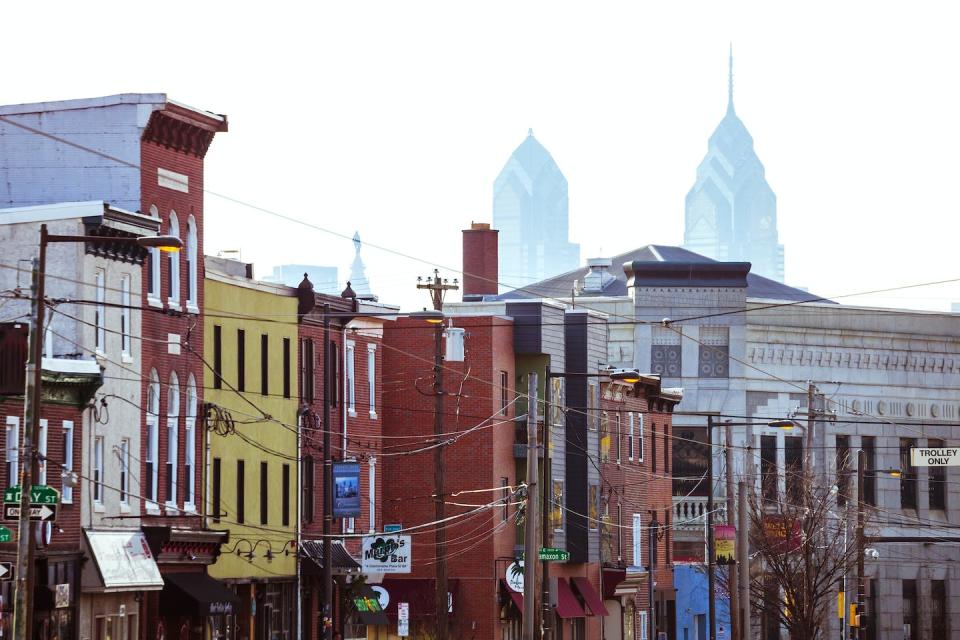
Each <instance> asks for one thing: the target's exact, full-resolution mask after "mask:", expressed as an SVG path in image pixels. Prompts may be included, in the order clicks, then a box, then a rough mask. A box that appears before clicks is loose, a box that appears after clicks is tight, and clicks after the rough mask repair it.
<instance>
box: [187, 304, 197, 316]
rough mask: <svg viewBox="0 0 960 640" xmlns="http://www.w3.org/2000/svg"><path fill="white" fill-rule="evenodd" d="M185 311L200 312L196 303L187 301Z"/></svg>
mask: <svg viewBox="0 0 960 640" xmlns="http://www.w3.org/2000/svg"><path fill="white" fill-rule="evenodd" d="M187 313H193V314H199V313H200V307H198V306H197V305H196V304H193V303H190V302H188V303H187Z"/></svg>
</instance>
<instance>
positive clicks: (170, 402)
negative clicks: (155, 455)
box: [166, 371, 180, 506]
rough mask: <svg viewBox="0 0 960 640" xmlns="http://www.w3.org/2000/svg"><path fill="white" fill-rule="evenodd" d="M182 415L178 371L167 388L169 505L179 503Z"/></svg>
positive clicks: (167, 489) (171, 375)
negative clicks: (178, 467) (179, 434)
mask: <svg viewBox="0 0 960 640" xmlns="http://www.w3.org/2000/svg"><path fill="white" fill-rule="evenodd" d="M179 416H180V379H179V378H178V377H177V373H176V371H174V372H172V373H171V374H170V385H169V389H168V390H167V469H166V471H167V477H166V496H167V505H169V506H176V504H177V435H178V433H177V432H178V423H179Z"/></svg>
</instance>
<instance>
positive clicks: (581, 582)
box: [573, 576, 607, 616]
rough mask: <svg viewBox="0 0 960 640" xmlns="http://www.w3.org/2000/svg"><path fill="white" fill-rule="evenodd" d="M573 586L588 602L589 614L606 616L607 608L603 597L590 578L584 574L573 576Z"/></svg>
mask: <svg viewBox="0 0 960 640" xmlns="http://www.w3.org/2000/svg"><path fill="white" fill-rule="evenodd" d="M573 587H574V589H576V590H577V592H578V593H579V594H580V597H581V598H583V601H584V602H585V603H587V610H588V615H592V616H605V615H607V608H606V607H605V606H603V598H601V597H600V594H599V593H597V590H596V589H594V588H593V585H592V584H590V580H589V579H587V578H584V577H582V576H578V577H575V578H573Z"/></svg>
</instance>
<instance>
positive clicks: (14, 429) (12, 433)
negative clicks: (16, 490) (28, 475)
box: [4, 416, 20, 487]
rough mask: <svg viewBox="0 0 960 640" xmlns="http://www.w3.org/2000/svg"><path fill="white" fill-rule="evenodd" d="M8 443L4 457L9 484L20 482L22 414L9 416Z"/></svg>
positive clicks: (7, 426) (7, 427)
mask: <svg viewBox="0 0 960 640" xmlns="http://www.w3.org/2000/svg"><path fill="white" fill-rule="evenodd" d="M6 430H7V434H6V435H7V443H6V447H5V451H4V458H6V461H7V484H8V486H11V487H12V486H13V485H15V484H17V483H19V482H20V416H7V425H6Z"/></svg>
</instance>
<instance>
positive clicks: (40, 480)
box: [37, 418, 50, 484]
mask: <svg viewBox="0 0 960 640" xmlns="http://www.w3.org/2000/svg"><path fill="white" fill-rule="evenodd" d="M49 425H50V423H49V422H48V421H47V419H46V418H40V432H39V433H38V434H37V444H38V446H37V453H38V454H40V458H39V459H38V461H37V470H38V472H39V473H37V484H47V461H46V460H44V458H45V457H46V455H47V434H48V433H49V428H48V427H49Z"/></svg>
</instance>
